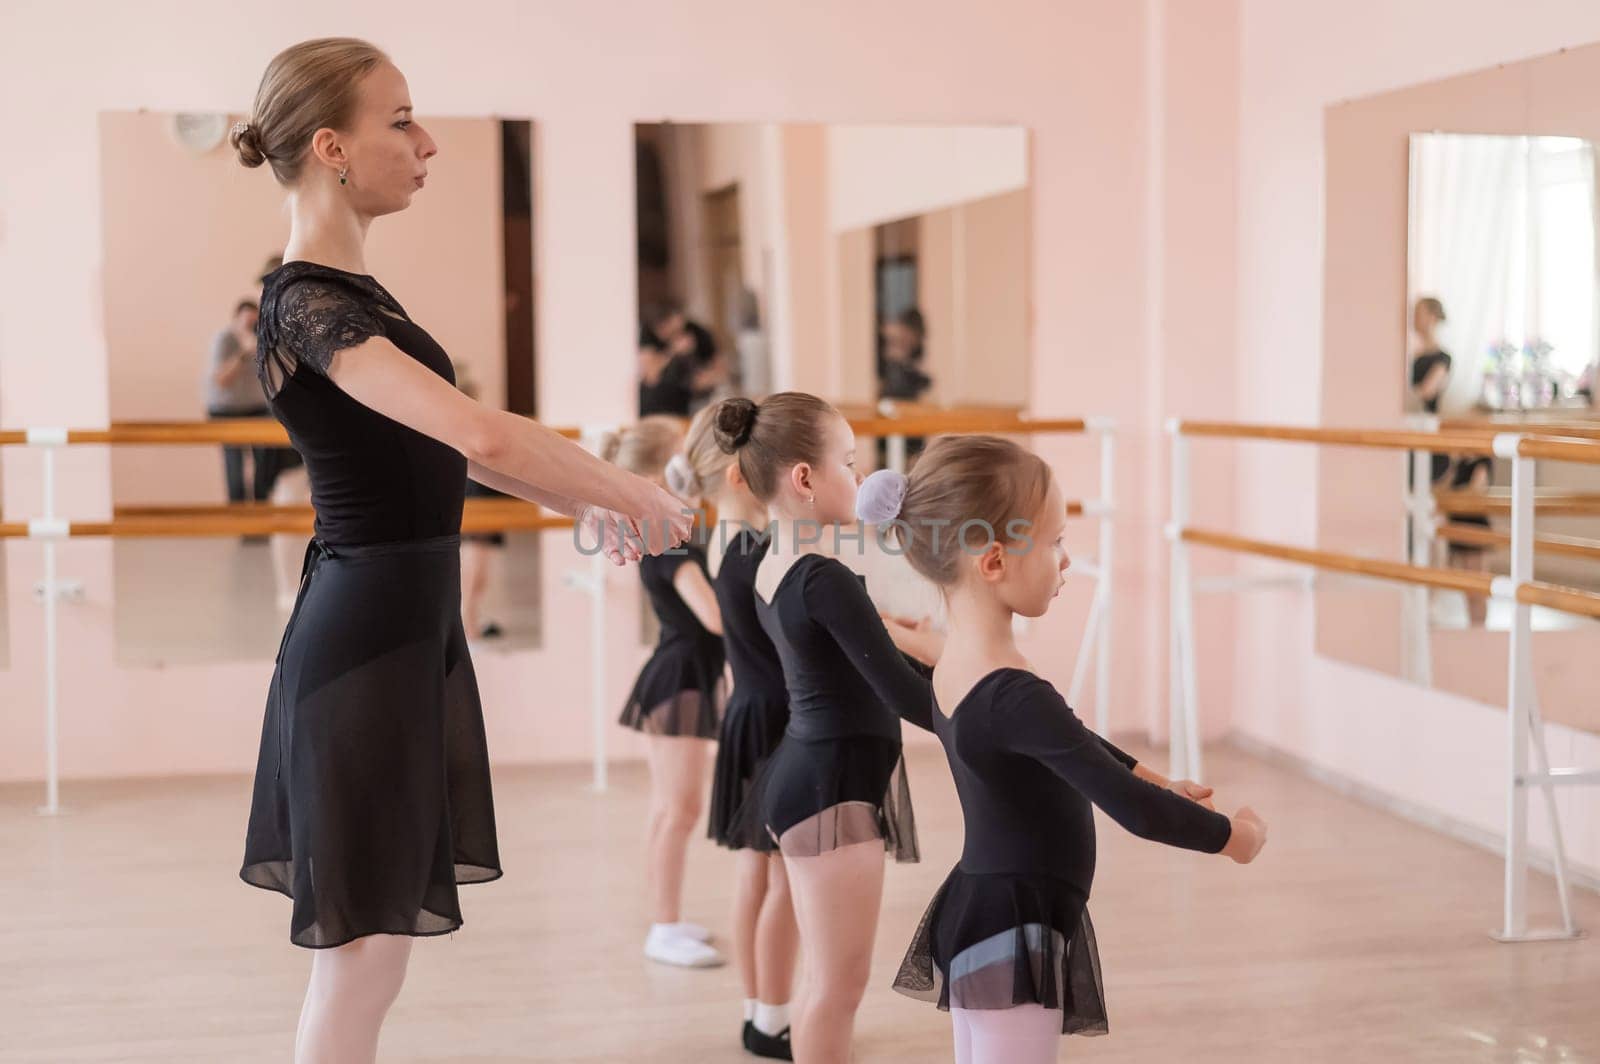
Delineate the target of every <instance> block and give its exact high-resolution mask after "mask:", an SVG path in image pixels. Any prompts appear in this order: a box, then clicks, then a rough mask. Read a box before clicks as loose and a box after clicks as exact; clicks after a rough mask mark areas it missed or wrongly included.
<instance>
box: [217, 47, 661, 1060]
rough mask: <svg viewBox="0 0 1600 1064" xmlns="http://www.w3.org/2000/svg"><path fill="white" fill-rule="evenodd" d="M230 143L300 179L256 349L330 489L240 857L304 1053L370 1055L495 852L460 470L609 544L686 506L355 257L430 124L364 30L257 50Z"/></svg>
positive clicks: (399, 194) (492, 873)
mask: <svg viewBox="0 0 1600 1064" xmlns="http://www.w3.org/2000/svg"><path fill="white" fill-rule="evenodd" d="M233 145H234V147H235V149H236V150H237V151H238V153H239V159H240V161H241V162H242V163H243V164H244V165H246V166H251V167H254V166H260V165H262V164H263V163H270V164H271V166H272V170H273V174H274V176H276V177H277V179H278V181H279V182H280V183H281V184H282V185H284V186H285V187H286V188H287V189H288V193H289V209H290V218H291V222H290V235H289V244H288V248H287V250H286V251H285V253H284V263H283V265H282V266H281V267H280V268H279V269H276V270H274V271H273V272H272V273H270V274H268V275H267V276H266V278H264V282H263V284H264V287H263V291H262V298H261V317H260V321H259V324H258V331H257V339H258V343H257V352H256V369H257V373H258V375H259V376H260V377H261V380H262V384H263V385H264V387H265V388H266V391H267V394H268V396H269V399H270V401H271V405H272V410H273V413H274V415H275V416H276V417H277V418H278V419H279V420H280V421H282V422H283V424H284V425H285V427H286V428H287V429H288V430H289V436H290V439H291V440H292V441H293V444H294V447H295V449H296V450H297V451H299V452H300V453H301V454H302V455H303V456H304V457H305V463H306V469H307V473H308V475H309V477H310V481H311V493H312V502H313V504H314V505H315V507H316V513H317V521H316V525H317V527H316V538H315V539H314V540H313V541H312V542H311V545H310V547H309V548H308V550H307V551H306V560H305V566H304V575H303V576H302V579H301V584H300V593H299V597H298V599H297V600H296V603H295V608H294V612H293V614H292V615H291V617H290V619H289V623H288V626H287V628H286V630H285V631H284V636H283V642H282V645H281V647H280V649H279V652H278V662H277V668H276V670H275V672H274V674H273V677H272V683H271V686H270V687H269V689H268V696H267V706H266V719H265V721H264V723H263V727H262V733H261V749H260V757H259V760H258V762H257V766H256V779H255V791H254V796H253V798H252V802H251V808H250V823H249V828H248V830H247V833H246V837H245V854H244V864H243V867H242V868H241V870H240V876H241V877H242V878H243V879H244V880H245V882H247V883H250V884H252V885H254V886H258V887H264V888H267V889H270V890H276V891H281V892H282V893H284V894H287V895H289V896H290V897H291V898H293V899H294V912H293V916H292V918H291V920H290V926H289V938H290V941H291V942H293V943H294V944H296V945H299V946H306V947H310V948H313V949H316V950H317V951H318V952H317V953H316V954H315V957H314V960H313V962H312V967H311V979H310V983H309V985H308V987H307V990H306V999H305V1006H304V1009H303V1011H302V1013H301V1017H300V1027H299V1031H298V1033H297V1035H296V1040H295V1055H296V1059H297V1060H300V1061H328V1060H337V1061H341V1062H346V1061H348V1062H360V1061H371V1060H373V1059H374V1056H375V1054H376V1052H377V1041H378V1031H379V1028H380V1026H381V1025H382V1022H383V1017H384V1015H385V1013H386V1012H387V1011H388V1008H389V1006H390V1004H392V1002H393V1001H394V998H395V995H396V994H398V993H399V990H400V985H401V983H402V981H403V980H404V978H405V969H406V962H407V959H408V958H409V955H410V946H411V938H412V937H413V936H420V935H439V934H444V933H447V932H450V931H454V930H455V929H456V928H458V927H460V926H461V923H462V920H461V909H460V905H459V902H458V900H457V896H456V885H457V884H458V883H475V882H484V881H486V880H490V879H494V878H496V877H498V876H499V875H500V857H499V852H498V847H497V843H496V838H495V827H494V810H493V801H492V798H491V795H490V790H489V762H488V753H487V749H486V745H485V741H484V727H483V712H482V708H481V706H480V705H479V702H478V691H477V684H476V681H475V680H474V678H473V672H472V661H471V658H470V656H469V655H468V653H467V646H466V636H465V633H464V631H463V629H462V625H461V616H460V612H459V608H460V560H459V543H460V535H459V533H460V530H461V508H462V498H463V495H464V492H465V487H466V482H467V477H468V476H469V475H470V476H471V477H473V478H474V479H477V480H480V481H483V482H485V483H488V484H491V485H492V486H494V487H496V488H498V489H499V490H501V491H505V492H508V493H510V494H514V495H518V496H520V497H522V498H525V499H531V500H533V501H535V502H539V503H541V504H543V505H545V506H548V507H550V508H552V509H555V510H558V511H561V512H563V513H567V514H571V515H573V516H574V517H575V518H577V520H578V523H579V526H580V529H585V530H587V532H588V536H587V540H588V542H590V543H593V542H595V540H596V537H598V538H599V539H600V541H601V542H602V544H603V549H604V550H605V552H606V553H607V555H608V556H610V557H611V558H612V560H613V561H616V562H618V563H619V564H620V563H621V562H622V561H624V560H626V559H627V558H630V557H633V558H636V557H638V555H639V551H638V550H637V549H636V548H635V546H633V545H632V544H633V541H632V540H631V535H632V534H636V533H637V532H638V531H639V530H640V529H641V527H642V528H643V530H645V532H646V534H647V539H646V543H647V546H648V548H649V549H650V550H651V551H659V550H661V549H663V548H665V547H666V546H668V545H670V544H672V543H675V542H679V541H681V540H682V539H683V538H684V537H685V536H686V535H687V534H688V530H689V521H688V518H687V516H686V515H685V514H683V512H682V507H681V505H680V504H679V503H678V501H677V500H675V499H673V498H672V497H671V496H670V495H669V494H667V493H666V492H665V491H662V490H661V489H660V488H658V487H656V486H654V485H652V484H650V483H649V482H648V481H645V480H643V479H642V478H639V477H635V476H631V475H628V474H626V473H623V472H622V471H621V470H618V469H616V468H615V467H613V466H609V465H607V464H605V463H604V462H602V461H600V460H599V459H598V458H596V457H594V456H593V455H590V454H588V453H587V452H585V451H584V450H583V449H582V448H580V447H578V446H577V445H575V444H573V443H571V442H569V441H567V440H565V439H563V438H562V437H561V436H560V435H558V434H557V433H555V432H552V431H550V430H549V429H546V428H544V427H542V426H540V425H537V424H535V423H534V422H531V421H527V420H525V419H523V418H520V417H517V416H515V415H512V414H508V413H506V412H504V411H495V410H490V409H487V408H485V407H483V406H480V405H479V404H477V403H474V402H473V401H472V400H471V399H468V398H467V397H466V396H464V395H462V394H461V393H460V392H458V391H457V390H456V389H455V388H454V387H453V386H452V385H453V380H454V378H453V374H452V373H451V370H450V360H449V358H448V357H447V356H446V354H445V352H444V351H443V350H442V349H441V348H440V346H439V345H438V343H436V342H435V341H434V340H433V338H432V337H430V336H429V335H428V333H427V332H425V331H424V330H423V329H422V327H421V326H420V325H418V324H416V323H415V322H413V321H412V320H411V318H410V317H409V316H408V315H407V314H406V312H405V310H404V309H403V308H402V307H401V304H400V303H399V301H398V300H396V299H395V297H394V296H393V295H391V294H390V293H389V292H388V291H387V290H386V289H385V288H384V287H383V285H381V284H380V283H379V282H378V281H377V279H376V278H374V277H372V276H371V275H369V274H368V273H367V272H366V265H365V254H364V247H363V244H364V239H365V235H366V232H367V228H368V226H369V225H370V223H371V222H372V220H373V219H374V218H377V217H379V216H380V215H385V214H392V213H394V212H396V211H400V210H404V209H405V208H406V207H407V206H408V205H409V204H410V202H411V198H412V196H413V195H415V194H416V193H417V191H418V190H419V189H421V188H422V184H423V177H424V175H425V173H426V171H427V167H428V160H429V159H430V158H432V157H433V155H434V154H435V151H436V149H435V147H434V143H433V140H432V139H431V138H430V137H429V136H428V134H427V132H426V131H425V130H424V129H423V128H422V126H420V125H418V124H417V123H416V122H415V120H414V119H413V117H412V109H411V99H410V94H409V92H408V90H407V88H406V82H405V78H404V77H402V76H401V74H400V72H399V71H398V70H397V69H395V67H394V66H393V64H391V63H390V62H389V60H388V59H387V57H385V56H384V54H383V53H382V52H380V51H378V50H377V49H376V48H374V47H373V46H372V45H370V44H367V43H366V42H364V41H356V40H348V39H336V40H318V41H308V42H305V43H303V44H298V45H295V46H294V47H292V48H290V49H288V50H287V51H285V52H283V53H282V54H280V55H279V56H278V57H277V58H275V59H274V60H273V61H272V63H271V64H270V65H269V66H268V67H267V71H266V74H265V75H264V76H263V78H262V80H261V87H260V89H259V91H258V92H257V94H256V99H255V103H254V105H253V107H252V110H251V117H250V119H249V121H248V122H243V123H240V124H239V125H238V126H235V127H234V131H233Z"/></svg>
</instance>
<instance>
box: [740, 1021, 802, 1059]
mask: <svg viewBox="0 0 1600 1064" xmlns="http://www.w3.org/2000/svg"><path fill="white" fill-rule="evenodd" d="M744 1048H745V1050H746V1051H747V1052H750V1053H754V1054H755V1055H756V1056H758V1057H766V1058H767V1059H769V1060H793V1059H794V1050H793V1049H792V1048H791V1047H790V1045H789V1028H787V1027H785V1028H784V1029H783V1030H781V1031H779V1032H778V1033H777V1034H767V1033H765V1032H763V1031H762V1030H760V1029H759V1028H757V1027H756V1025H755V1024H753V1023H750V1022H748V1021H747V1022H746V1023H745V1025H744Z"/></svg>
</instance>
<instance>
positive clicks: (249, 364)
mask: <svg viewBox="0 0 1600 1064" xmlns="http://www.w3.org/2000/svg"><path fill="white" fill-rule="evenodd" d="M233 120H234V119H233V118H232V117H230V116H226V115H174V114H164V113H155V112H144V111H141V112H108V113H104V114H102V115H101V118H100V160H101V168H102V169H101V176H102V197H101V210H102V216H103V218H102V221H103V226H102V228H103V232H104V247H103V256H104V260H103V262H102V264H101V271H100V272H101V276H102V277H104V278H105V304H104V308H105V322H104V326H105V335H106V342H107V345H108V348H109V377H110V389H111V395H110V409H111V419H112V421H113V422H114V423H115V422H150V421H165V422H170V421H179V422H194V421H205V420H210V419H222V418H235V417H247V416H262V415H264V414H265V413H266V406H265V399H264V396H263V395H262V393H261V389H260V386H259V384H258V383H257V381H256V379H255V373H254V369H253V354H252V350H253V343H254V338H253V328H254V316H255V311H254V300H255V299H256V298H257V296H258V295H259V293H260V289H261V283H260V277H261V275H262V273H263V271H264V270H266V269H269V268H270V267H271V266H272V265H275V261H276V259H277V257H278V256H279V255H281V253H282V251H283V245H284V241H285V238H286V236H287V233H288V218H287V215H286V213H285V208H284V205H283V200H284V194H283V190H282V189H280V188H279V187H278V185H277V184H276V182H274V181H273V180H272V178H271V176H270V174H269V172H268V171H267V170H265V169H261V170H246V169H244V168H242V167H241V166H239V164H238V162H237V160H236V159H235V157H234V155H233V153H232V152H231V151H230V150H229V149H228V147H227V145H226V143H225V142H224V140H223V139H222V138H221V136H220V135H219V134H217V133H216V130H218V129H220V130H222V131H223V132H226V130H227V128H228V126H229V125H230V124H231V123H232V121H233ZM426 124H427V127H428V130H429V132H430V133H432V135H433V137H434V139H435V140H436V141H437V143H438V145H439V155H438V157H437V159H436V160H435V161H434V162H433V163H432V164H431V167H430V169H431V170H432V175H433V176H432V178H431V179H430V181H429V184H428V188H427V189H426V191H425V192H423V193H421V194H419V195H418V196H417V197H416V199H415V201H414V202H413V204H412V206H411V207H410V208H409V209H408V210H406V211H405V212H403V213H401V214H399V215H396V216H394V217H392V218H385V219H382V220H380V221H378V222H377V223H376V224H375V225H374V226H373V228H372V231H371V236H370V238H369V240H368V246H367V260H368V268H369V269H370V270H371V271H372V273H373V274H374V276H377V277H378V278H379V279H380V280H381V281H382V282H383V284H384V285H385V287H387V288H388V289H389V290H390V291H391V292H393V293H394V294H395V296H396V298H397V299H399V300H400V302H401V304H402V305H403V306H405V307H406V310H407V312H408V313H409V314H411V315H412V316H413V317H414V318H416V319H417V320H418V321H419V322H423V323H425V324H426V326H427V328H428V330H429V331H430V332H431V333H432V334H433V335H434V336H436V337H437V338H438V339H439V341H440V343H441V344H442V345H443V346H444V348H445V349H446V350H447V351H449V352H450V354H451V356H452V358H453V359H454V360H455V362H456V365H457V375H458V378H459V383H460V384H461V385H462V386H463V387H464V388H468V389H471V390H474V391H476V392H477V393H478V395H479V396H480V398H482V399H483V400H485V401H486V402H490V403H493V404H495V405H497V406H501V407H504V408H507V409H510V410H514V411H517V412H519V413H528V414H532V413H534V412H535V410H536V405H535V404H536V396H535V395H534V389H533V381H534V350H533V337H534V330H533V310H534V306H533V277H532V263H533V255H532V240H533V236H532V225H533V219H532V213H533V212H532V189H531V184H530V181H531V174H532V168H531V160H530V152H531V129H530V125H529V123H528V122H525V121H505V120H501V119H496V118H436V119H432V120H427V122H426ZM112 497H113V505H114V506H115V507H116V509H117V510H118V511H120V512H123V513H129V512H134V511H137V510H140V509H145V510H148V509H149V508H151V507H198V508H207V507H218V506H231V507H249V506H252V505H261V504H272V503H277V504H292V503H304V502H307V501H308V499H309V493H308V488H307V484H306V479H305V473H304V470H303V468H301V466H300V463H299V461H298V456H296V455H295V454H294V452H293V451H290V450H287V449H283V448H265V447H242V448H221V447H172V446H163V447H125V446H119V447H117V448H115V449H114V450H113V453H112ZM538 542H539V541H538V534H537V533H526V534H523V533H512V534H508V535H506V536H505V537H503V543H501V544H499V545H496V544H494V543H488V542H484V541H477V542H475V543H470V544H468V545H467V546H466V548H465V549H464V551H463V557H464V564H465V565H466V567H467V572H466V573H465V574H464V575H465V577H466V585H465V586H466V588H467V595H468V597H469V599H470V600H471V601H470V602H469V604H468V609H469V611H471V613H472V614H473V615H472V616H470V617H469V623H471V624H472V625H473V627H474V628H475V629H476V631H475V632H472V633H469V634H471V635H472V636H473V637H474V638H481V637H483V636H484V630H485V629H489V632H488V636H487V638H484V639H483V644H482V645H483V647H484V649H491V648H493V647H495V646H519V645H521V646H527V645H536V644H537V643H538V641H539V638H540V637H539V625H540V612H539V597H540V591H539V569H540V566H539V550H538ZM304 546H305V539H304V537H295V536H273V537H270V539H268V538H261V539H255V538H247V539H243V540H241V539H240V538H238V537H231V538H229V537H204V538H182V539H133V538H129V539H117V540H116V541H115V542H114V547H113V550H114V566H115V589H114V590H115V599H114V601H115V610H116V635H117V653H118V656H119V659H120V660H122V661H124V662H129V663H144V664H154V663H166V662H205V661H219V660H253V659H260V658H270V657H271V655H272V654H273V652H274V650H275V649H276V647H277V641H278V639H279V637H280V636H281V634H282V632H283V625H284V621H285V618H286V611H287V610H288V608H289V607H290V605H291V604H292V602H293V599H294V595H295V591H296V587H297V584H298V580H299V566H300V559H301V553H302V551H303V549H304ZM474 587H480V588H481V590H479V591H477V592H474V591H473V590H472V589H473V588H474ZM491 626H492V627H491Z"/></svg>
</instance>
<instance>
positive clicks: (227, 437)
mask: <svg viewBox="0 0 1600 1064" xmlns="http://www.w3.org/2000/svg"><path fill="white" fill-rule="evenodd" d="M849 420H850V427H851V428H852V429H853V430H854V431H855V433H856V435H858V436H872V437H876V436H937V435H939V434H941V433H975V432H993V433H1002V434H1007V435H1027V434H1031V433H1079V432H1084V431H1087V429H1088V427H1089V426H1088V424H1087V422H1086V421H1085V420H1084V419H1083V418H1027V417H1018V416H1016V415H1014V414H1010V413H1007V412H1005V411H1003V410H996V411H948V412H944V413H937V414H933V413H928V414H924V413H918V414H914V415H910V416H905V417H861V418H853V419H849ZM551 429H552V431H554V432H557V433H560V434H561V435H562V436H565V437H566V438H567V439H581V438H582V435H583V430H582V429H580V428H577V427H574V426H570V425H566V426H551ZM27 442H28V434H27V432H25V431H22V430H6V431H0V445H4V444H25V443H27ZM66 442H67V443H68V444H97V445H119V444H120V445H127V446H198V445H223V446H241V447H242V446H257V447H288V446H289V434H288V433H287V432H286V431H284V428H283V426H282V425H281V424H279V423H278V422H277V421H276V420H274V419H272V418H230V419H222V420H217V421H117V422H112V424H111V425H110V426H108V427H106V428H103V429H68V430H67V434H66Z"/></svg>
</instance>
